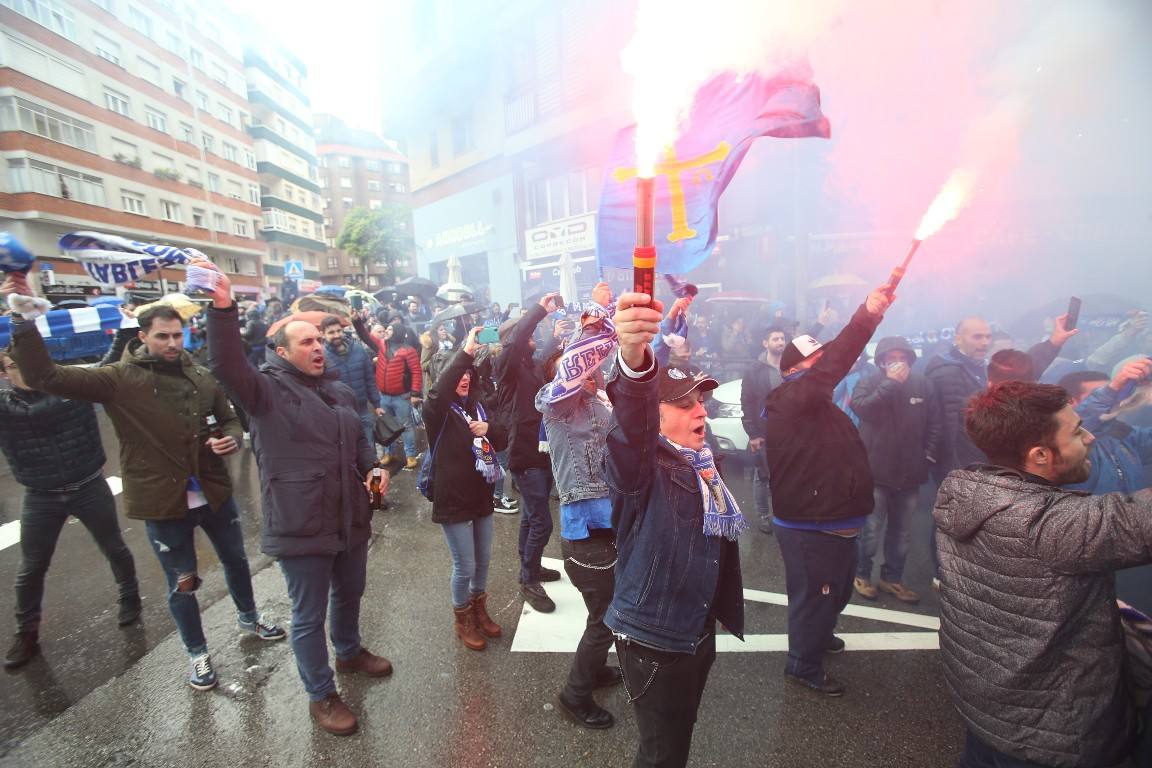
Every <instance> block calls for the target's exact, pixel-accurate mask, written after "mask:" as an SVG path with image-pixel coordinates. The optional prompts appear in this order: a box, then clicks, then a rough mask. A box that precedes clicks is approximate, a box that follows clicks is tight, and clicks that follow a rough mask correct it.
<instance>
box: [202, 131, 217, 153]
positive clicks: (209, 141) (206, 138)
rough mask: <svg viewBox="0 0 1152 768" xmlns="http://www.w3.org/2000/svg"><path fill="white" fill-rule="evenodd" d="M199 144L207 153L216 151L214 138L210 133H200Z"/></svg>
mask: <svg viewBox="0 0 1152 768" xmlns="http://www.w3.org/2000/svg"><path fill="white" fill-rule="evenodd" d="M200 144H201V145H203V147H204V149H205V150H206V151H208V152H215V151H216V137H215V136H213V135H212V134H210V133H204V132H203V131H201V132H200Z"/></svg>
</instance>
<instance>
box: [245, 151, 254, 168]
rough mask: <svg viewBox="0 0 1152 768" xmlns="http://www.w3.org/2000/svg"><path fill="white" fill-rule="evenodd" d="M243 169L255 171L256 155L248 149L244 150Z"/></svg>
mask: <svg viewBox="0 0 1152 768" xmlns="http://www.w3.org/2000/svg"><path fill="white" fill-rule="evenodd" d="M244 167H245V168H251V169H252V170H256V155H255V154H253V152H252V150H250V149H246V150H244Z"/></svg>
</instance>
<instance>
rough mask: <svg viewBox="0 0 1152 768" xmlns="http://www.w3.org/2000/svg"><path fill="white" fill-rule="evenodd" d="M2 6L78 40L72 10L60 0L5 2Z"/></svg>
mask: <svg viewBox="0 0 1152 768" xmlns="http://www.w3.org/2000/svg"><path fill="white" fill-rule="evenodd" d="M0 5H4V6H7V7H9V8H11V9H12V10H14V11H16V13H18V14H20V15H21V16H25V17H27V18H29V19H32V21H34V22H36V23H37V24H40V25H42V26H45V27H48V29H50V30H52V31H53V32H55V33H56V34H58V35H60V36H62V37H66V38H68V39H69V40H75V39H76V23H75V21H73V19H72V10H71V9H70V8H67V7H66V6H65V5H64V4H63V3H61V2H59V0H3V1H2V2H0Z"/></svg>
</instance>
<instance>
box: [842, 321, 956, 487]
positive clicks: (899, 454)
mask: <svg viewBox="0 0 1152 768" xmlns="http://www.w3.org/2000/svg"><path fill="white" fill-rule="evenodd" d="M896 350H900V351H902V352H907V353H908V354H909V355H910V356H911V358H912V360H913V361H915V360H916V351H915V350H914V349H912V347H911V346H910V345H909V344H908V342H907V341H905V340H904V339H902V338H900V337H897V336H889V337H887V338H883V339H881V340H880V342H879V343H878V344H877V345H876V360H877V361H882V360H883V359H884V356H885V355H887V354H888V353H890V352H894V351H896ZM939 405H940V404H939V402H938V401H937V400H936V394H935V392H934V391H933V389H932V384H931V383H930V382H929V381H928V380H927V379H926V378H924V376H922V375H920V374H919V373H915V372H913V373H910V374H909V375H908V380H907V381H905V382H904V383H901V382H899V381H896V380H895V379H892V378H889V377H888V374H887V373H886V372H885V371H884V369H881V370H880V372H879V373H875V374H872V375H871V376H867V377H864V378H862V379H860V381H859V382H857V384H856V386H855V387H854V388H853V390H852V409H853V410H854V411H856V414H857V415H858V416H859V417H860V424H859V426H858V430H859V432H860V440H861V441H862V442H863V443H864V448H865V450H867V452H868V465H869V466H870V467H871V468H872V479H873V480H874V481H875V483H876V485H883V486H885V487H887V488H894V489H910V488H917V487H919V486H920V485H921V484H922V483H924V482H925V481H926V480H927V479H928V467H929V463H930V461H929V459H930V458H934V457H935V456H936V452H937V451H938V450H939V443H940V432H941V430H942V428H943V425H942V424H941V421H940V410H939Z"/></svg>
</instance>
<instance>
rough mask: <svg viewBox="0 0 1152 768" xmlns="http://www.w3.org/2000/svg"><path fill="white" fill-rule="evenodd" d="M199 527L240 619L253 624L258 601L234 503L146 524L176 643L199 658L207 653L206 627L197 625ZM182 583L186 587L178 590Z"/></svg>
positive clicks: (192, 510)
mask: <svg viewBox="0 0 1152 768" xmlns="http://www.w3.org/2000/svg"><path fill="white" fill-rule="evenodd" d="M197 527H199V528H201V529H203V531H204V533H205V534H206V535H207V536H208V540H209V541H211V542H212V548H213V549H215V550H216V557H217V558H218V559H219V560H220V565H222V566H223V567H224V581H225V582H226V583H227V584H228V593H229V594H231V595H232V602H233V603H235V605H236V610H237V612H238V613H239V614H240V620H241V621H246V622H253V621H256V619H257V618H258V614H257V613H256V598H255V597H254V596H253V594H252V573H251V571H249V570H248V555H246V554H245V553H244V531H243V529H242V528H241V527H240V516H239V513H238V511H237V509H236V501H235V499H231V498H230V499H228V501H226V502H224V503H223V504H222V505H221V506H220V509H219V510H217V511H216V512H213V511H212V508H211V507H209V506H208V505H207V504H205V505H204V506H202V507H196V508H195V509H190V510H188V512H187V514H185V515H184V517H182V518H178V519H175V520H145V521H144V528H145V530H147V531H148V540H149V541H150V542H151V543H152V551H153V552H155V553H156V559H158V560H159V561H160V565H161V566H162V567H163V568H164V578H165V579H167V580H168V610H169V611H171V612H172V619H173V620H174V621H175V622H176V629H177V630H179V632H180V639H181V640H183V641H184V647H185V648H186V649H188V654H189V655H191V656H198V655H199V654H201V653H205V652H207V650H208V641H207V640H205V639H204V627H203V626H202V625H201V624H200V603H199V601H197V600H196V590H197V589H199V587H200V583H201V580H200V576H199V574H198V573H197V572H196V528H197ZM181 582H183V583H184V585H186V587H187V588H186V589H180V586H181Z"/></svg>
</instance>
